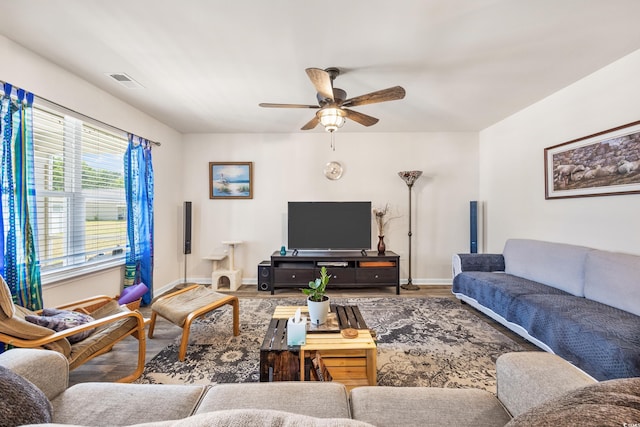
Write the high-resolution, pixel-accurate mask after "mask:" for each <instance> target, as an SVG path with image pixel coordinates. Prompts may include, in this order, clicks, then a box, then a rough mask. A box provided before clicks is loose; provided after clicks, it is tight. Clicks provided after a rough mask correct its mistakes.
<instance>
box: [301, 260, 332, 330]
mask: <svg viewBox="0 0 640 427" xmlns="http://www.w3.org/2000/svg"><path fill="white" fill-rule="evenodd" d="M330 278H331V276H330V275H329V274H327V267H322V268H321V269H320V277H319V278H317V279H316V280H312V281H311V282H309V288H307V289H303V290H302V292H303V293H304V294H305V295H306V296H307V307H308V308H309V321H310V322H311V323H313V324H314V325H322V324H323V323H324V322H326V321H327V314H328V313H329V297H328V296H327V295H326V288H327V284H328V283H329V279H330Z"/></svg>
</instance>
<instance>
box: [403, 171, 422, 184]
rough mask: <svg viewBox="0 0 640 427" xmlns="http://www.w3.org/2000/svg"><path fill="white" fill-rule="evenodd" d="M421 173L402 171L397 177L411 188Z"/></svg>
mask: <svg viewBox="0 0 640 427" xmlns="http://www.w3.org/2000/svg"><path fill="white" fill-rule="evenodd" d="M421 175H422V171H402V172H398V176H399V177H400V178H402V179H403V180H404V182H406V183H407V185H408V186H409V187H411V186H413V183H414V182H416V181H417V180H418V178H420V176H421Z"/></svg>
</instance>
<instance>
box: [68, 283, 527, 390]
mask: <svg viewBox="0 0 640 427" xmlns="http://www.w3.org/2000/svg"><path fill="white" fill-rule="evenodd" d="M230 294H233V295H236V296H238V298H243V297H244V298H287V297H300V295H301V293H300V290H297V289H279V290H276V292H275V295H271V293H270V292H259V291H257V289H256V286H255V285H253V286H251V285H243V286H241V287H240V289H239V290H238V291H236V292H230ZM331 296H332V297H334V298H349V297H384V296H388V297H400V298H402V297H413V298H427V297H441V298H452V299H454V300H456V298H455V297H454V296H453V295H452V294H451V286H447V285H442V286H420V289H419V290H416V291H406V290H401V291H400V295H396V294H395V288H365V289H340V290H337V289H336V290H331ZM463 307H465V308H466V309H467V310H469V312H470V313H473V314H474V315H476V316H478V317H479V318H481V319H482V320H484V321H486V322H487V323H489V324H491V325H492V326H493V327H495V328H496V329H497V330H499V331H500V332H502V333H504V334H506V335H508V336H509V337H511V338H512V339H513V340H514V341H516V342H519V343H520V342H524V340H523V339H522V338H521V337H519V336H518V335H515V334H513V333H512V332H511V331H509V330H508V329H507V328H505V327H503V326H502V325H500V324H498V323H497V322H494V321H493V320H492V319H490V318H489V317H487V316H485V315H484V314H482V313H480V312H478V311H476V310H475V309H473V308H471V307H469V306H468V305H466V304H465V305H463ZM140 311H141V312H142V314H143V315H144V316H145V318H149V317H150V316H151V314H150V313H151V310H150V309H149V307H142V308H141V309H140ZM181 333H182V328H179V327H177V326H175V325H173V324H172V323H170V322H168V321H166V320H164V319H162V318H160V317H158V321H157V322H156V327H155V330H154V334H153V339H147V340H146V342H147V351H146V359H147V361H149V360H151V359H152V358H153V357H154V356H155V355H156V354H158V353H159V352H160V351H161V350H162V349H163V348H164V347H166V346H167V345H169V344H171V343H172V342H173V341H174V340H175V339H176V337H178V336H180V334H181ZM137 350H138V342H137V341H136V340H135V339H134V338H131V337H129V338H126V339H124V340H123V341H122V342H120V343H118V344H116V345H115V347H114V348H113V350H112V351H111V352H110V353H108V354H105V355H102V356H99V357H97V358H95V359H93V360H91V361H89V362H88V363H85V364H84V365H82V366H80V367H78V368H76V369H75V370H73V371H71V373H70V375H69V383H70V385H72V384H77V383H81V382H89V381H99V382H105V381H115V380H117V379H118V378H122V377H124V376H126V375H128V374H130V373H131V372H133V371H134V370H135V365H136V360H137ZM187 357H189V355H188V353H187Z"/></svg>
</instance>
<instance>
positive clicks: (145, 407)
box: [51, 383, 207, 426]
mask: <svg viewBox="0 0 640 427" xmlns="http://www.w3.org/2000/svg"><path fill="white" fill-rule="evenodd" d="M206 389H207V388H206V386H193V385H164V384H121V383H80V384H76V385H74V386H72V387H69V388H68V389H67V390H65V391H64V392H63V393H61V394H60V395H59V396H58V397H56V398H55V399H53V400H52V401H51V403H52V404H53V422H55V423H60V424H78V425H91V426H106V425H109V426H118V425H129V424H136V423H145V422H158V421H164V420H177V419H181V418H184V417H188V416H189V415H191V414H192V413H193V412H194V410H195V408H196V407H197V406H198V402H199V401H200V399H201V398H202V395H203V394H204V393H205V391H206Z"/></svg>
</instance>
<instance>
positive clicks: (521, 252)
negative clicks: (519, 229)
mask: <svg viewBox="0 0 640 427" xmlns="http://www.w3.org/2000/svg"><path fill="white" fill-rule="evenodd" d="M592 250H593V249H590V248H586V247H583V246H575V245H568V244H564V243H552V242H543V241H539V240H528V239H509V240H507V242H506V244H505V246H504V250H503V255H504V265H505V273H508V274H512V275H514V276H519V277H524V278H525V279H529V280H533V281H536V282H540V283H543V284H545V285H548V286H553V287H554V288H558V289H561V290H563V291H565V292H568V293H570V294H573V295H576V296H580V297H581V296H584V265H585V259H586V256H587V253H588V252H589V251H592Z"/></svg>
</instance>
